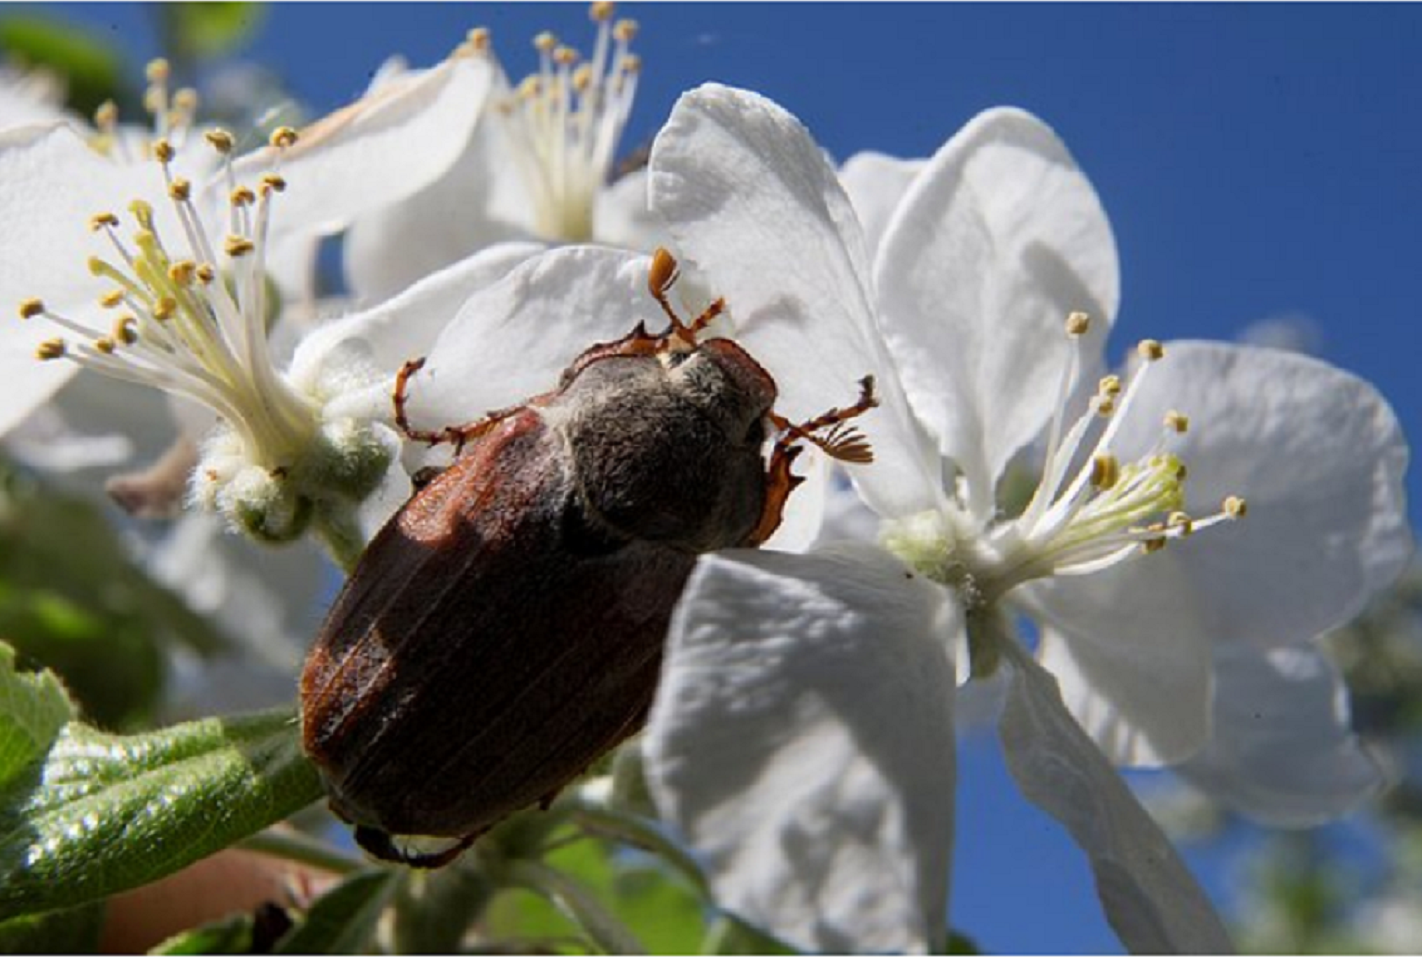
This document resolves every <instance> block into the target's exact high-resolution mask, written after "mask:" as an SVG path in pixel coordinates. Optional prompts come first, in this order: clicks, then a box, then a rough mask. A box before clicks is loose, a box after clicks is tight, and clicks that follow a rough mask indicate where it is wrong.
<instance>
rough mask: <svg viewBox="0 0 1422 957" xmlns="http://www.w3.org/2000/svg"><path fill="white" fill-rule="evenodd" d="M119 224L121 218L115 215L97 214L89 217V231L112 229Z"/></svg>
mask: <svg viewBox="0 0 1422 957" xmlns="http://www.w3.org/2000/svg"><path fill="white" fill-rule="evenodd" d="M118 224H119V218H118V217H117V216H115V215H114V214H113V213H97V214H95V215H93V216H90V217H89V229H90V230H92V231H93V232H96V233H97V232H98V231H99V230H101V229H112V228H114V227H116V226H117V225H118Z"/></svg>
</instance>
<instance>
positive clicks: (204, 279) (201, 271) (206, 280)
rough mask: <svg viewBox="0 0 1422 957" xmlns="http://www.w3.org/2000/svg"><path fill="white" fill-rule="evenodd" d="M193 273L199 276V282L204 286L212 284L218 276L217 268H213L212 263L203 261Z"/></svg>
mask: <svg viewBox="0 0 1422 957" xmlns="http://www.w3.org/2000/svg"><path fill="white" fill-rule="evenodd" d="M193 275H195V276H197V280H198V282H200V283H202V284H203V285H204V286H207V285H211V284H212V281H213V280H214V279H216V278H217V270H216V269H213V268H212V263H203V264H201V265H200V266H198V267H197V269H195V270H193Z"/></svg>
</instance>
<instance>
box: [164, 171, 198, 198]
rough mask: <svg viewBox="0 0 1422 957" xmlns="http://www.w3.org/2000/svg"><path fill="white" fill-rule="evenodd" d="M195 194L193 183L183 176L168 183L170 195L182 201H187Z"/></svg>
mask: <svg viewBox="0 0 1422 957" xmlns="http://www.w3.org/2000/svg"><path fill="white" fill-rule="evenodd" d="M192 194H193V184H192V183H190V182H188V181H187V180H186V179H183V178H182V177H181V176H179V177H178V178H176V179H174V180H173V181H172V182H171V183H169V184H168V195H169V196H170V197H172V198H173V199H175V200H177V201H178V202H180V203H186V202H187V201H188V199H189V198H190V197H191V196H192Z"/></svg>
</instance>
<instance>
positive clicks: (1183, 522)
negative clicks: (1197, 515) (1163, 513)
mask: <svg viewBox="0 0 1422 957" xmlns="http://www.w3.org/2000/svg"><path fill="white" fill-rule="evenodd" d="M1165 527H1166V528H1169V529H1172V530H1174V531H1176V532H1177V533H1178V534H1179V536H1180V537H1181V538H1184V537H1186V536H1187V535H1189V534H1190V533H1191V532H1193V531H1194V530H1195V521H1194V519H1192V518H1191V517H1190V516H1189V515H1187V514H1186V513H1184V512H1171V513H1170V515H1169V517H1167V518H1166V520H1165Z"/></svg>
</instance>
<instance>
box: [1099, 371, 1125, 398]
mask: <svg viewBox="0 0 1422 957" xmlns="http://www.w3.org/2000/svg"><path fill="white" fill-rule="evenodd" d="M1096 393H1097V394H1098V395H1102V396H1118V395H1120V394H1121V377H1120V376H1118V375H1116V374H1115V373H1112V374H1111V375H1105V376H1102V377H1101V381H1099V382H1097V383H1096Z"/></svg>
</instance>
